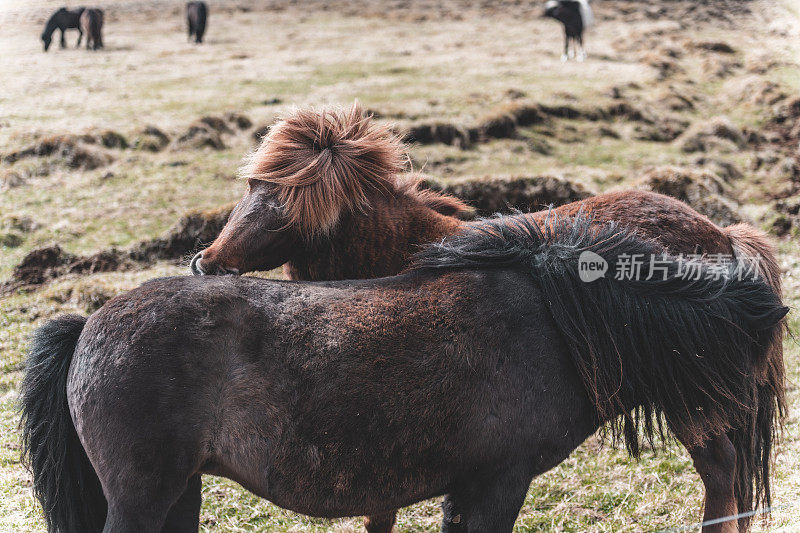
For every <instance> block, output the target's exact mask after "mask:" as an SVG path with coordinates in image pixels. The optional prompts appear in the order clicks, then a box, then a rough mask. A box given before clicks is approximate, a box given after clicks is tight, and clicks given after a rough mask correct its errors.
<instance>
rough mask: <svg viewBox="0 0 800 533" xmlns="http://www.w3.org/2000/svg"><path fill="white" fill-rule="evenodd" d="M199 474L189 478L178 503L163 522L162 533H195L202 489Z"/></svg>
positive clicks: (197, 525) (198, 518)
mask: <svg viewBox="0 0 800 533" xmlns="http://www.w3.org/2000/svg"><path fill="white" fill-rule="evenodd" d="M202 484H203V482H202V479H201V477H200V474H195V475H193V476H192V477H190V478H189V482H188V483H187V484H186V490H184V491H183V494H181V497H180V498H178V501H177V502H175V503H174V504H173V505H172V508H171V509H170V510H169V514H168V515H167V520H166V522H164V527H163V528H162V529H161V531H162V533H196V531H197V528H198V527H199V525H200V504H201V503H202V498H201V496H200V489H201V488H202Z"/></svg>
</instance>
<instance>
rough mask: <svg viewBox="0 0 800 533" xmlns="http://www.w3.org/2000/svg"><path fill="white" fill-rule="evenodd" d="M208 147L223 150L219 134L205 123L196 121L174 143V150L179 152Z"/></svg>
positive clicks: (223, 146) (223, 144)
mask: <svg viewBox="0 0 800 533" xmlns="http://www.w3.org/2000/svg"><path fill="white" fill-rule="evenodd" d="M205 147H209V148H212V149H214V150H224V149H225V143H224V142H222V136H221V135H220V132H219V131H218V130H216V129H214V128H213V127H211V126H209V125H208V124H206V123H205V122H202V121H197V122H195V123H194V124H192V125H191V126H189V128H188V129H187V130H186V132H184V133H183V135H181V136H180V137H178V139H177V140H176V141H175V148H176V149H179V150H186V149H190V150H198V149H201V148H205Z"/></svg>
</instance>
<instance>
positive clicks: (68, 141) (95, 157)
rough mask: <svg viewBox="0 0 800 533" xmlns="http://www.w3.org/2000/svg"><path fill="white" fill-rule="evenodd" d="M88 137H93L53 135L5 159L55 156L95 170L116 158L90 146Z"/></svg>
mask: <svg viewBox="0 0 800 533" xmlns="http://www.w3.org/2000/svg"><path fill="white" fill-rule="evenodd" d="M87 139H91V138H90V137H86V136H84V135H51V136H47V137H43V138H41V139H39V140H38V141H37V142H36V143H34V144H33V145H31V146H29V147H27V148H23V149H22V150H18V151H16V152H12V153H10V154H7V155H6V156H5V157H3V160H4V161H5V162H6V163H14V162H16V161H19V160H21V159H26V158H30V157H54V158H55V160H56V162H58V163H61V164H63V165H65V166H67V167H69V168H72V169H81V170H94V169H96V168H99V167H102V166H105V165H108V164H109V163H111V162H112V161H113V160H114V158H113V157H111V155H110V154H108V153H107V152H105V151H104V150H102V149H99V148H93V147H91V146H89V144H90V143H87Z"/></svg>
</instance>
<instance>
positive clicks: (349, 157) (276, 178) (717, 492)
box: [192, 106, 786, 533]
mask: <svg viewBox="0 0 800 533" xmlns="http://www.w3.org/2000/svg"><path fill="white" fill-rule="evenodd" d="M402 162H403V148H402V145H401V144H400V143H399V142H398V141H397V139H396V138H395V137H394V136H393V135H392V133H391V131H390V130H389V129H388V128H385V127H381V126H378V125H376V124H374V123H372V122H371V121H370V119H368V118H364V116H363V113H362V112H361V110H360V109H358V107H357V106H354V107H353V109H351V110H350V111H349V112H345V111H342V110H331V111H325V112H321V113H315V112H311V111H307V110H300V111H297V112H295V113H293V114H292V115H290V116H287V117H285V119H284V120H282V121H279V122H278V123H277V124H275V125H274V126H273V127H272V128H271V130H270V133H269V135H268V136H267V137H265V139H264V141H263V142H262V144H261V146H260V147H259V149H258V150H257V151H256V152H255V153H254V154H252V156H251V157H250V160H249V163H248V164H247V165H246V167H245V169H244V172H243V174H244V175H245V176H247V177H248V178H249V179H248V188H247V191H246V192H245V194H244V196H243V198H242V199H241V201H240V202H239V203H238V204H237V206H236V207H235V209H234V211H233V212H232V213H231V215H230V219H229V221H228V223H227V225H226V226H225V227H224V228H223V230H222V232H221V233H220V235H219V237H217V239H216V240H215V241H214V242H213V243H212V244H211V246H209V247H208V248H206V249H205V250H203V251H202V252H200V253H198V254H197V255H196V256H195V257H194V259H193V260H192V271H193V272H194V273H195V274H237V273H245V272H249V271H253V270H269V269H272V268H275V267H278V266H281V265H283V267H284V270H285V272H286V274H287V276H288V277H289V278H290V279H299V280H337V279H356V278H373V277H381V276H387V275H392V274H397V273H398V272H400V271H402V270H403V269H404V268H406V267H407V266H408V265H409V260H410V258H411V256H412V254H413V253H414V252H415V251H416V250H418V249H419V247H420V246H421V245H423V244H426V243H430V242H436V241H440V240H441V239H443V238H444V237H446V236H447V235H450V234H453V233H456V232H458V231H460V230H462V229H464V228H469V227H471V226H472V225H474V224H475V223H474V222H464V221H462V220H460V219H458V218H456V216H455V215H458V214H460V213H463V212H465V211H467V210H468V209H469V208H468V207H467V206H466V205H465V204H464V203H462V202H461V201H460V200H458V199H455V198H452V197H449V196H447V195H442V194H439V193H436V192H433V191H428V190H420V189H419V188H418V180H415V179H412V178H405V179H404V178H402V177H401V176H399V175H398V172H399V171H400V169H401V167H402ZM581 210H583V211H585V212H588V213H591V215H592V217H593V219H594V221H595V222H597V223H598V224H605V223H609V222H611V221H617V222H618V223H619V224H620V225H621V226H623V227H626V228H630V229H631V230H633V231H635V232H636V233H637V235H639V236H641V237H642V238H647V239H652V240H654V241H656V242H658V243H659V244H660V245H662V246H664V247H666V248H667V249H669V250H670V251H671V252H672V253H674V254H697V253H699V254H731V255H734V256H736V257H738V258H739V259H740V260H741V261H745V260H746V259H747V258H748V257H760V263H759V265H758V266H759V267H760V268H761V274H762V275H763V277H764V278H765V279H766V280H767V282H768V283H769V284H770V286H771V287H773V290H774V291H775V293H776V294H777V295H779V296H780V293H781V287H780V274H779V273H780V270H779V267H778V265H777V261H776V258H775V252H774V250H773V248H772V246H771V244H770V242H769V240H768V239H767V237H766V236H765V235H764V234H763V233H761V232H759V231H758V230H756V229H755V228H752V227H751V226H749V225H747V224H737V225H734V226H729V227H727V228H720V227H718V226H716V225H715V224H714V223H713V222H711V221H710V220H709V219H708V218H707V217H705V216H703V215H701V214H699V213H697V212H696V211H694V210H693V209H691V208H690V207H689V206H687V205H686V204H684V203H683V202H680V201H678V200H676V199H674V198H670V197H667V196H664V195H660V194H655V193H651V192H645V191H635V190H634V191H623V192H615V193H608V194H601V195H598V196H594V197H591V198H588V199H586V200H583V201H580V202H574V203H571V204H567V205H564V206H561V207H559V208H557V209H555V213H556V214H558V215H560V216H562V217H564V216H572V215H575V214H577V213H578V212H579V211H581ZM546 216H547V212H546V211H545V212H538V213H531V214H525V215H518V216H515V217H509V218H508V219H507V220H516V219H518V218H525V219H530V220H532V221H534V222H535V223H538V224H543V223H544V221H545V217H546ZM768 359H769V365H768V369H767V371H766V373H765V375H763V376H761V381H760V384H759V391H760V394H761V397H762V398H763V399H762V401H761V402H760V403H759V420H762V421H765V420H771V419H772V418H773V417H777V418H780V419H782V418H783V416H784V413H785V410H786V402H785V398H784V395H783V390H784V381H785V376H784V373H785V371H784V365H783V335H782V332H779V333H777V334H776V336H775V338H774V339H773V341H772V343H771V350H770V354H769V356H768ZM773 397H774V398H776V400H775V401H773V400H772V398H773ZM763 424H765V422H763V423H762V425H763ZM677 436H678V438H679V440H680V441H681V442H682V443H683V444H684V445H685V446H686V447H687V449H688V450H689V453H690V454H691V456H692V459H693V461H694V463H695V466H696V467H697V468H698V470H699V471H701V472H706V474H704V475H703V476H702V480H703V483H704V485H705V488H706V504H705V512H704V519H705V520H711V519H714V518H718V517H720V516H725V515H728V514H735V512H734V513H731V510H737V509H738V511H739V512H746V511H749V510H751V509H752V508H753V506H754V505H758V504H759V503H760V501H759V499H758V496H759V495H758V494H757V493H755V494H754V493H753V491H752V489H751V485H750V484H749V482H748V480H749V479H750V478H751V476H755V475H760V476H761V477H762V478H764V479H768V478H769V467H770V464H769V460H768V458H769V457H770V453H771V450H770V443H771V437H768V436H761V435H757V436H756V438H757V439H759V442H760V444H759V447H760V448H761V449H764V450H765V454H764V460H763V461H759V462H757V463H755V464H750V463H748V456H746V455H743V454H741V453H734V454H731V453H730V451H731V450H732V449H734V448H737V447H738V445H739V443H740V440H739V439H738V436H737V434H731V435H730V438H729V436H727V435H718V436H715V437H714V438H712V439H710V440H709V441H708V442H705V443H703V444H701V445H698V444H697V443H695V442H693V441H692V439H691V435H686V436H684V435H680V434H678V435H677ZM732 439H733V440H732ZM737 449H738V448H737ZM733 472H735V473H736V478H735V479H734V480H733V481H731V484H730V485H728V484H727V483H728V480H729V478H730V476H731V475H732V473H733ZM769 501H770V495H769V494H768V493H767V494H764V502H765V503H767V504H768V503H769ZM393 523H394V515H393V513H386V514H385V515H383V516H381V517H370V519H368V521H367V528H368V531H370V533H381V532H385V531H390V530H391V527H392V525H393ZM746 524H747V519H743V526H744V525H746ZM714 528H719V529H722V528H724V524H723V525H717V526H711V527H710V528H708V530H712V531H713V530H714Z"/></svg>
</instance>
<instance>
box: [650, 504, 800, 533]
mask: <svg viewBox="0 0 800 533" xmlns="http://www.w3.org/2000/svg"><path fill="white" fill-rule="evenodd" d="M798 504H800V499H798V500H795V501H794V502H792V503H785V504H781V505H773V506H771V507H764V508H763V509H756V510H754V511H748V512H746V513H739V514H734V515H728V516H721V517H720V518H714V519H713V520H706V521H705V522H696V523H694V524H688V525H684V526H678V527H671V528H667V529H660V530H658V531H657V532H656V533H679V532H681V531H697V530H699V529H700V528H703V527H705V526H713V525H716V524H722V523H723V522H730V521H732V520H739V519H740V518H747V517H750V516H760V515H764V514H767V513H771V512H774V511H781V510H785V509H791V508H793V507H796V506H797V505H798Z"/></svg>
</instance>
